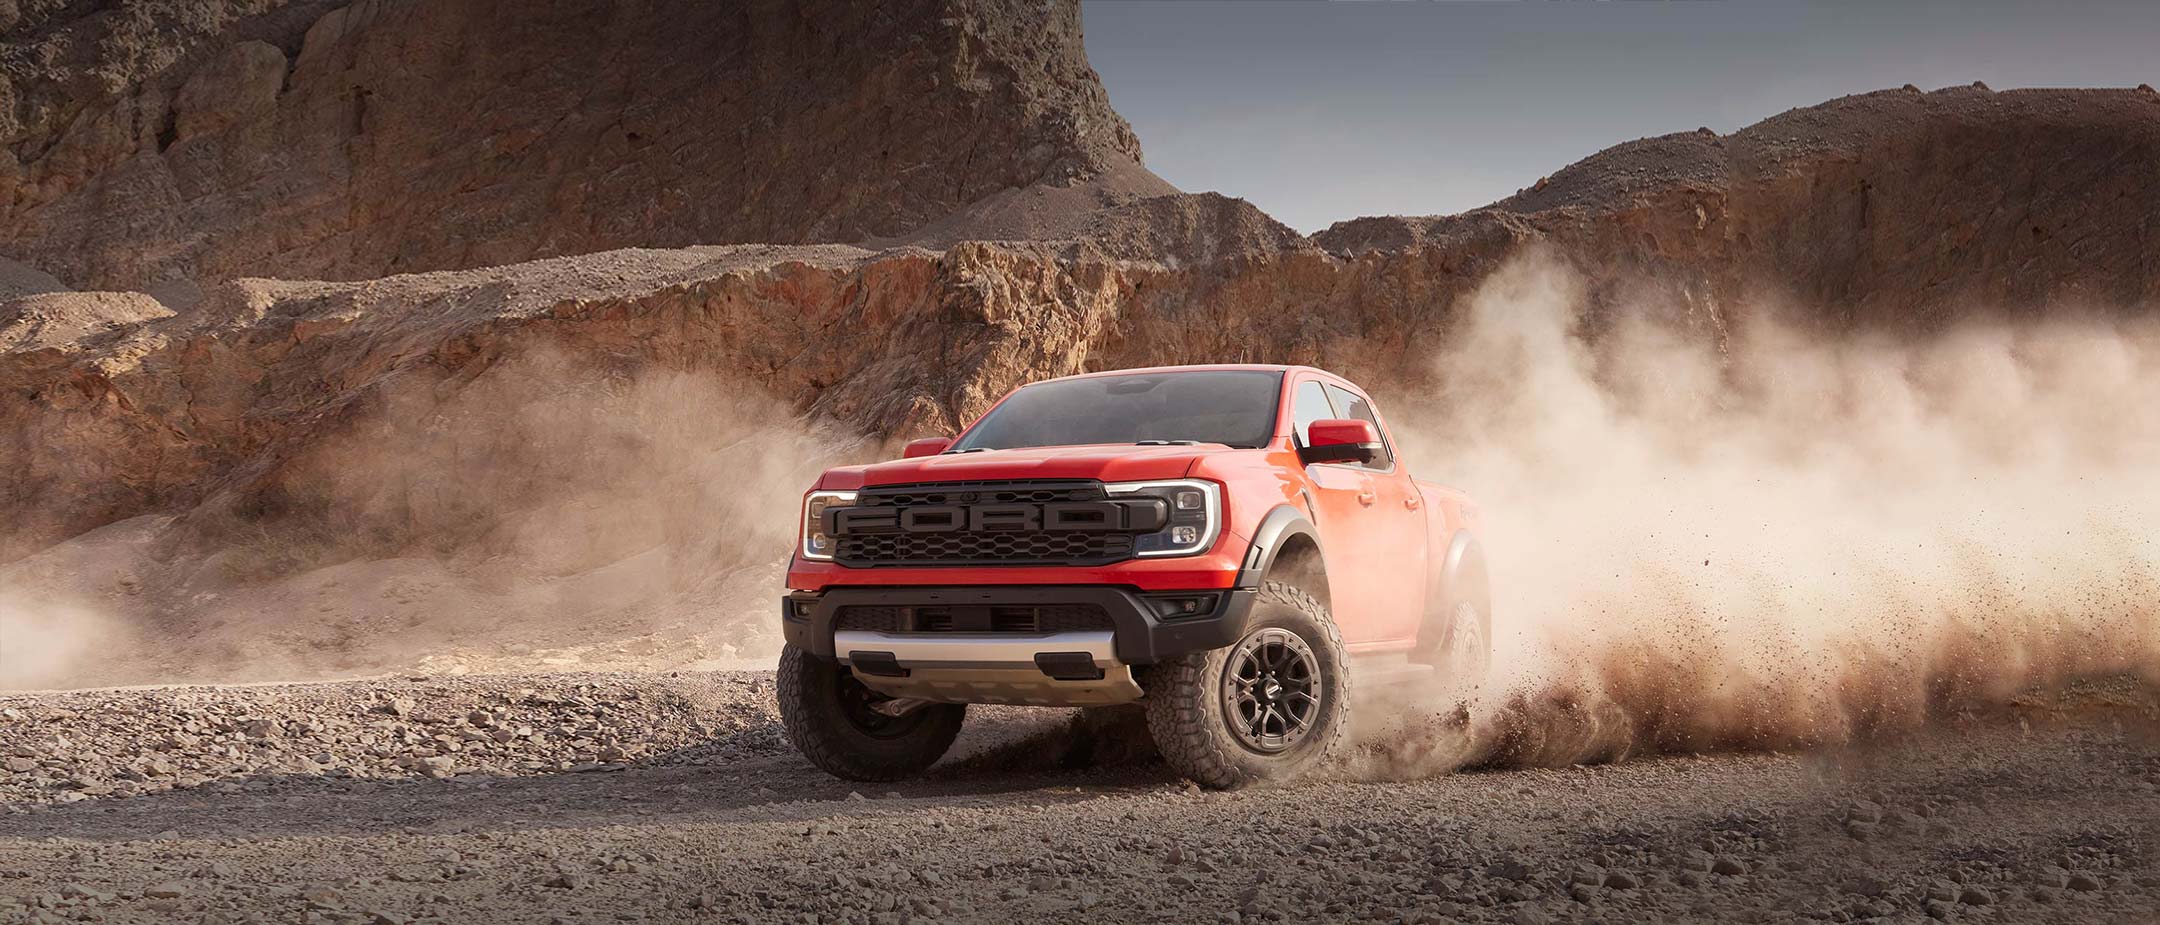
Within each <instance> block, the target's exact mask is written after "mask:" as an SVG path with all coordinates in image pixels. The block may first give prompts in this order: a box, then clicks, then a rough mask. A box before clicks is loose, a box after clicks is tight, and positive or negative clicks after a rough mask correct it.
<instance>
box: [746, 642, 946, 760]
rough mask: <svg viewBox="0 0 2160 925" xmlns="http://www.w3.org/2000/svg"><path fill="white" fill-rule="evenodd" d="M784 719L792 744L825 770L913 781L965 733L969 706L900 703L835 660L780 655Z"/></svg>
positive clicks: (791, 650)
mask: <svg viewBox="0 0 2160 925" xmlns="http://www.w3.org/2000/svg"><path fill="white" fill-rule="evenodd" d="M776 686H777V687H778V692H779V699H780V722H781V724H782V725H783V726H784V727H785V728H786V729H787V736H788V740H789V741H791V742H793V743H795V747H796V748H797V749H798V750H800V751H801V752H802V753H803V757H805V758H808V759H810V763H811V764H814V765H817V766H818V767H819V768H821V769H823V770H824V771H825V772H826V773H828V774H831V775H833V776H835V777H843V778H846V779H848V780H860V781H892V780H901V779H903V778H909V777H914V776H916V775H918V774H921V773H922V772H923V771H924V770H927V769H928V768H929V767H930V766H931V765H933V764H936V763H937V760H938V759H939V758H941V757H944V755H945V750H946V749H948V748H951V747H952V743H953V739H954V738H956V737H958V736H959V735H960V724H961V722H962V720H964V719H965V718H966V716H967V707H966V706H965V705H964V704H949V703H930V704H924V703H901V702H899V701H895V700H894V699H893V698H891V697H887V696H885V695H883V694H880V693H878V692H876V691H873V690H871V689H869V688H868V687H865V686H863V683H862V682H861V681H858V680H856V679H855V675H854V673H853V672H851V671H849V670H848V669H847V667H846V666H844V665H841V664H840V663H839V662H837V661H834V660H832V659H824V658H818V657H817V656H814V655H811V654H810V653H808V652H804V651H802V650H801V649H797V648H795V647H794V646H784V647H782V648H781V650H780V672H779V678H778V682H777V685H776Z"/></svg>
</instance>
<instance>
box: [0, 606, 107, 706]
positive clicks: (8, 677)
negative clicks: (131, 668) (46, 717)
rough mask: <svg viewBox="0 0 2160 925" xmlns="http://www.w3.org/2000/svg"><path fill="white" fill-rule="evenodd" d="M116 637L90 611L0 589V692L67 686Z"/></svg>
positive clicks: (104, 619)
mask: <svg viewBox="0 0 2160 925" xmlns="http://www.w3.org/2000/svg"><path fill="white" fill-rule="evenodd" d="M120 632H121V630H120V628H119V627H117V626H114V625H113V624H112V621H110V620H109V619H107V618H106V617H105V616H104V615H103V614H102V613H99V612H98V611H97V610H96V609H94V608H89V607H84V606H81V605H80V604H77V603H75V602H72V601H68V600H61V599H53V598H48V597H44V596H42V595H33V594H30V593H26V592H23V591H18V590H13V589H8V588H4V587H0V690H26V689H36V688H41V687H47V686H50V685H56V684H64V683H67V682H68V681H69V680H70V679H72V678H74V677H75V676H77V675H78V674H80V673H81V672H83V671H84V670H85V668H86V666H88V665H90V664H91V663H93V662H95V661H96V660H98V659H99V658H100V657H101V656H102V654H103V653H104V651H105V647H107V646H109V645H110V644H111V643H112V642H113V641H114V639H115V637H116V636H118V635H119V634H120Z"/></svg>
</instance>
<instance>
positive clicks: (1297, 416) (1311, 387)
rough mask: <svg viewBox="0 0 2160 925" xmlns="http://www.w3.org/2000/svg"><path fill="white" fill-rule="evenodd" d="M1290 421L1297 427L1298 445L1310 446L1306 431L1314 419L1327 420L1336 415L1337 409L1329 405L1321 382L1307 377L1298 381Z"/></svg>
mask: <svg viewBox="0 0 2160 925" xmlns="http://www.w3.org/2000/svg"><path fill="white" fill-rule="evenodd" d="M1292 402H1293V404H1292V405H1291V407H1290V421H1291V423H1292V424H1294V425H1296V427H1297V445H1298V446H1309V445H1311V444H1310V441H1308V440H1307V439H1306V435H1305V431H1306V430H1307V429H1308V428H1310V427H1312V422H1314V421H1325V420H1327V419H1328V418H1332V417H1334V416H1335V409H1334V408H1332V407H1329V406H1328V400H1327V392H1326V391H1325V390H1323V389H1321V388H1320V383H1318V382H1314V381H1313V380H1311V379H1307V380H1305V381H1304V382H1300V383H1298V387H1297V394H1296V395H1295V396H1293V397H1292Z"/></svg>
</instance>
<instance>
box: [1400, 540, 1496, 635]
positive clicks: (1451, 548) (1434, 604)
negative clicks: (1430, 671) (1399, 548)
mask: <svg viewBox="0 0 2160 925" xmlns="http://www.w3.org/2000/svg"><path fill="white" fill-rule="evenodd" d="M1425 601H1426V614H1425V625H1424V626H1423V627H1420V628H1419V631H1418V637H1419V638H1418V641H1417V650H1416V651H1418V652H1421V653H1431V652H1435V651H1438V650H1439V648H1440V647H1441V646H1442V645H1444V644H1446V642H1447V640H1446V639H1445V638H1444V637H1443V636H1442V634H1440V633H1431V634H1430V638H1428V632H1429V631H1430V630H1433V629H1441V630H1444V631H1447V632H1452V626H1453V619H1454V613H1455V605H1456V604H1459V603H1462V602H1464V601H1468V602H1470V603H1472V604H1475V605H1477V609H1478V616H1480V617H1482V618H1484V622H1485V638H1486V639H1491V638H1492V578H1491V576H1490V575H1489V574H1488V573H1487V572H1486V570H1485V547H1484V545H1482V544H1480V543H1479V542H1478V539H1477V537H1475V536H1473V535H1471V533H1470V531H1468V530H1457V531H1455V535H1454V536H1453V537H1451V538H1450V539H1449V540H1448V548H1447V552H1445V553H1443V554H1442V556H1441V559H1440V567H1439V568H1438V569H1436V570H1434V572H1433V580H1432V584H1431V585H1430V586H1429V588H1428V589H1427V591H1426V598H1425Z"/></svg>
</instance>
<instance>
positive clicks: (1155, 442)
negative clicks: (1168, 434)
mask: <svg viewBox="0 0 2160 925" xmlns="http://www.w3.org/2000/svg"><path fill="white" fill-rule="evenodd" d="M1199 445H1200V441H1198V440H1135V441H1133V446H1199Z"/></svg>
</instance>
